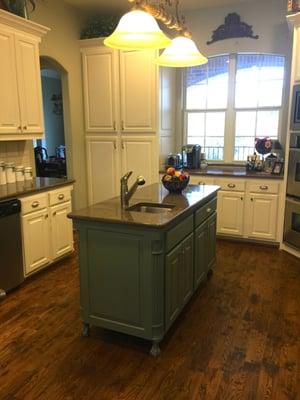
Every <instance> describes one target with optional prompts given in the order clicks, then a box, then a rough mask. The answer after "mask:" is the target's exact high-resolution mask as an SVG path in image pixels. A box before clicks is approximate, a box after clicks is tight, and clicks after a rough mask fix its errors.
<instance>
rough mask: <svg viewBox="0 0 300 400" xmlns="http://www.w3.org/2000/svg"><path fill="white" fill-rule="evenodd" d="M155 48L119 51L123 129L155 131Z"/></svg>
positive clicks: (140, 131)
mask: <svg viewBox="0 0 300 400" xmlns="http://www.w3.org/2000/svg"><path fill="white" fill-rule="evenodd" d="M155 56H156V52H155V51H153V50H147V51H121V52H120V102H121V111H120V117H121V131H122V133H125V132H129V133H130V132H138V133H151V132H153V133H155V132H156V130H157V126H156V108H157V100H156V97H157V88H156V81H157V79H156V74H157V66H156V64H155V63H154V58H155Z"/></svg>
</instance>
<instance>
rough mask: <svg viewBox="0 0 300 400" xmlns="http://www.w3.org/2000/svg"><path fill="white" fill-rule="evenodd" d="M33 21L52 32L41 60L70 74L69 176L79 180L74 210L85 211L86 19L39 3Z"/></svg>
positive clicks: (55, 4) (56, 1)
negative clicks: (83, 39) (83, 59)
mask: <svg viewBox="0 0 300 400" xmlns="http://www.w3.org/2000/svg"><path fill="white" fill-rule="evenodd" d="M30 18H31V19H32V20H33V21H35V22H37V23H40V24H42V25H45V26H47V27H49V28H51V32H50V33H48V34H47V36H45V37H44V38H43V40H42V44H41V47H40V49H41V56H46V57H50V58H52V59H54V60H55V61H56V62H58V63H59V64H60V65H61V66H62V67H63V68H64V70H65V71H66V74H65V76H64V78H63V79H64V82H63V86H64V87H65V84H66V82H67V83H68V85H67V92H68V93H67V95H65V97H64V105H65V118H66V121H65V122H66V146H67V157H68V175H69V176H70V177H72V178H74V179H75V180H76V183H75V187H74V207H76V208H80V207H84V206H85V205H86V204H87V189H86V167H85V166H86V162H85V142H84V120H83V95H82V79H81V58H80V51H79V44H78V40H79V37H80V30H81V26H82V24H83V19H82V18H83V15H82V12H79V11H77V10H76V9H75V8H73V7H71V6H69V5H67V4H65V3H64V2H63V1H62V0H51V1H50V0H47V1H40V2H38V5H37V8H36V10H35V11H34V13H32V14H31V15H30ZM66 77H67V79H65V78H66ZM64 94H66V93H65V91H64ZM67 105H68V107H67ZM68 120H69V123H68Z"/></svg>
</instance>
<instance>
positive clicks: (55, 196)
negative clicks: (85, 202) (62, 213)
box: [49, 187, 72, 206]
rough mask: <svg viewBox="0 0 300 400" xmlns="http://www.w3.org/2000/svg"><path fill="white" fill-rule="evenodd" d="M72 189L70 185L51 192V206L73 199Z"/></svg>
mask: <svg viewBox="0 0 300 400" xmlns="http://www.w3.org/2000/svg"><path fill="white" fill-rule="evenodd" d="M71 190H72V189H71V188H70V187H63V188H61V189H57V190H52V191H51V192H50V193H49V203H50V206H53V205H55V204H60V203H64V202H65V201H69V200H71Z"/></svg>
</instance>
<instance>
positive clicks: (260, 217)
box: [245, 193, 278, 240]
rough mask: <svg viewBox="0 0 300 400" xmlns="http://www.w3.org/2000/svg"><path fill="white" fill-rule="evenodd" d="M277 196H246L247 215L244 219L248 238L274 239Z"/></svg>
mask: <svg viewBox="0 0 300 400" xmlns="http://www.w3.org/2000/svg"><path fill="white" fill-rule="evenodd" d="M277 209H278V196H277V195H262V194H252V193H250V194H249V195H248V196H247V210H248V213H247V215H246V219H245V226H246V231H247V232H246V233H247V236H248V237H253V238H260V239H266V240H275V239H276V228H277V221H278V220H277Z"/></svg>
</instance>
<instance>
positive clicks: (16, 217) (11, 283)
mask: <svg viewBox="0 0 300 400" xmlns="http://www.w3.org/2000/svg"><path fill="white" fill-rule="evenodd" d="M20 212H21V202H20V200H18V199H12V200H6V201H1V202H0V298H1V297H3V296H5V293H6V292H8V291H9V290H11V289H14V288H15V287H17V286H18V285H20V284H21V283H22V282H23V280H24V273H23V256H22V236H21V219H20Z"/></svg>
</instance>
